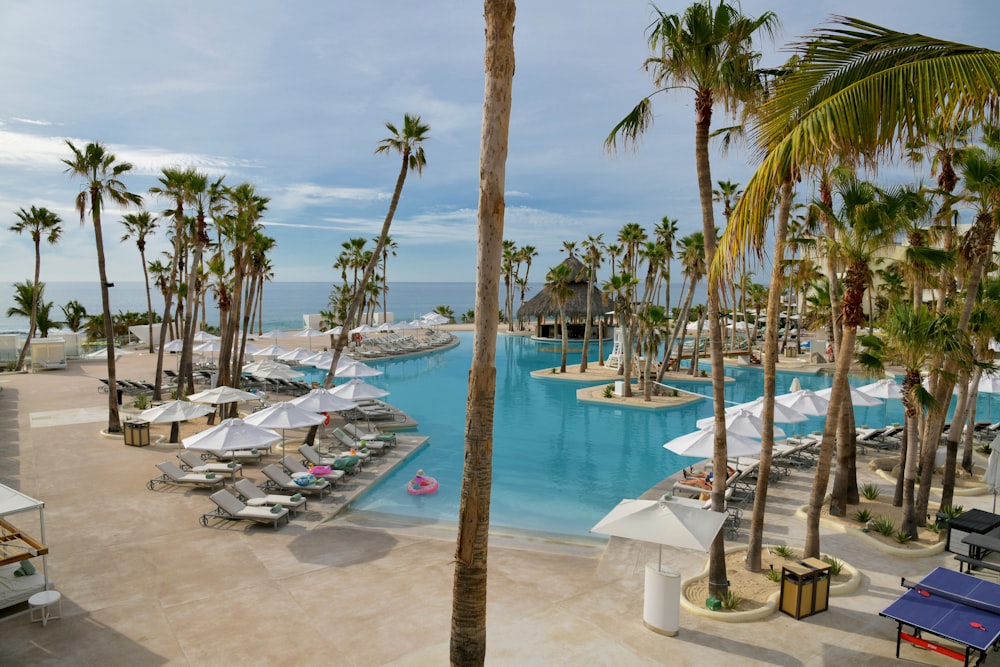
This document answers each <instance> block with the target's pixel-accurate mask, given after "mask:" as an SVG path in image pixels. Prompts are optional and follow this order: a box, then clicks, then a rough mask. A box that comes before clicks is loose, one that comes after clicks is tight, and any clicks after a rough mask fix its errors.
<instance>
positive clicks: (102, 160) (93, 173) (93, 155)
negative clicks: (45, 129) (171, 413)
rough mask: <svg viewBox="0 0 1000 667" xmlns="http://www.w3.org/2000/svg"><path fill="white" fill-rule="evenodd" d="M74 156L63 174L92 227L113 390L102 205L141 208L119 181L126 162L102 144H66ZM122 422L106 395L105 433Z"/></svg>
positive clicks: (139, 201)
mask: <svg viewBox="0 0 1000 667" xmlns="http://www.w3.org/2000/svg"><path fill="white" fill-rule="evenodd" d="M66 145H67V146H69V149H70V150H71V151H72V152H73V157H72V158H71V159H69V160H63V163H64V164H65V165H66V167H67V169H66V173H68V174H70V175H71V176H76V177H78V178H80V179H82V180H83V187H82V188H81V190H80V194H78V195H77V197H76V210H77V211H78V212H79V213H80V223H81V224H82V223H83V221H84V220H85V217H86V214H87V211H88V210H89V211H90V219H91V223H92V224H93V226H94V239H95V241H96V243H97V272H98V275H99V277H100V281H101V306H102V309H103V316H104V335H105V338H107V343H108V385H109V386H111V387H114V386H115V384H116V383H117V378H116V377H115V349H114V346H115V333H114V329H113V328H112V319H111V302H110V300H109V298H108V288H109V287H110V286H111V284H110V283H109V282H108V272H107V267H106V264H105V258H104V232H103V230H102V228H101V211H102V209H103V206H104V202H105V201H111V202H112V203H114V204H118V205H119V206H140V205H141V204H142V197H141V196H139V195H137V194H135V193H132V192H129V191H128V188H126V187H125V183H124V182H122V180H121V178H122V176H124V175H125V174H127V173H128V172H130V171H131V170H132V165H131V164H129V163H128V162H119V161H118V160H117V159H116V158H115V156H114V154H112V153H109V152H108V151H107V150H106V149H105V148H104V146H103V145H102V144H100V143H97V142H92V143H89V144H87V145H86V146H85V147H84V148H83V150H80V149H79V148H77V147H76V146H74V145H73V142H71V141H68V140H67V141H66ZM121 430H122V425H121V419H120V418H119V416H118V397H117V396H116V395H115V392H113V391H111V392H108V433H121Z"/></svg>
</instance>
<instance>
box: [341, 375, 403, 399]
mask: <svg viewBox="0 0 1000 667" xmlns="http://www.w3.org/2000/svg"><path fill="white" fill-rule="evenodd" d="M330 393H332V394H333V395H334V396H339V397H340V398H346V399H348V400H350V401H360V400H363V399H366V398H382V397H383V396H388V395H389V392H387V391H386V390H384V389H379V388H378V387H375V386H372V385H370V384H368V383H367V382H365V381H364V380H358V379H355V380H351V381H350V382H345V383H344V384H342V385H340V386H339V387H334V388H333V389H331V390H330Z"/></svg>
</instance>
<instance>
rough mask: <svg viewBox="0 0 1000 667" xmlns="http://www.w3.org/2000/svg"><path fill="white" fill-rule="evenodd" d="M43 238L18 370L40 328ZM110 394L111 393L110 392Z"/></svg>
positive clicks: (38, 245) (37, 248)
mask: <svg viewBox="0 0 1000 667" xmlns="http://www.w3.org/2000/svg"><path fill="white" fill-rule="evenodd" d="M41 243H42V240H41V237H38V238H37V239H35V282H33V283H32V284H31V318H30V320H29V321H28V337H27V338H26V339H25V341H24V346H23V347H22V348H21V354H20V356H18V358H17V369H18V370H21V369H22V368H23V367H24V359H25V357H26V356H27V355H28V348H29V347H31V339H32V338H34V337H35V329H36V328H37V326H38V281H39V280H40V279H41V275H42V248H41ZM109 393H110V392H109Z"/></svg>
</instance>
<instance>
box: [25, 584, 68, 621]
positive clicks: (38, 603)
mask: <svg viewBox="0 0 1000 667" xmlns="http://www.w3.org/2000/svg"><path fill="white" fill-rule="evenodd" d="M53 607H54V608H55V611H53ZM28 613H29V617H30V618H31V622H32V623H35V622H37V621H41V622H42V627H45V625H46V624H47V623H48V622H49V621H50V620H53V619H56V618H59V617H60V616H61V615H62V593H60V592H59V591H41V592H39V593H35V594H34V595H32V596H31V597H30V598H28Z"/></svg>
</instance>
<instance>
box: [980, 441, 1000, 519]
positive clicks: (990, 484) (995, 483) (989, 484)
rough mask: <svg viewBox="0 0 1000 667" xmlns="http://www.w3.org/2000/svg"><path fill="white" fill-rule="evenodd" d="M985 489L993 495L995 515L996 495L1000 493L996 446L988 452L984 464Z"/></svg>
mask: <svg viewBox="0 0 1000 667" xmlns="http://www.w3.org/2000/svg"><path fill="white" fill-rule="evenodd" d="M983 481H984V482H986V488H987V489H989V491H990V493H992V494H993V513H994V514H996V513H997V493H998V492H1000V454H997V448H996V446H994V447H993V451H992V452H990V459H989V461H987V463H986V474H985V475H984V476H983Z"/></svg>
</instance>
